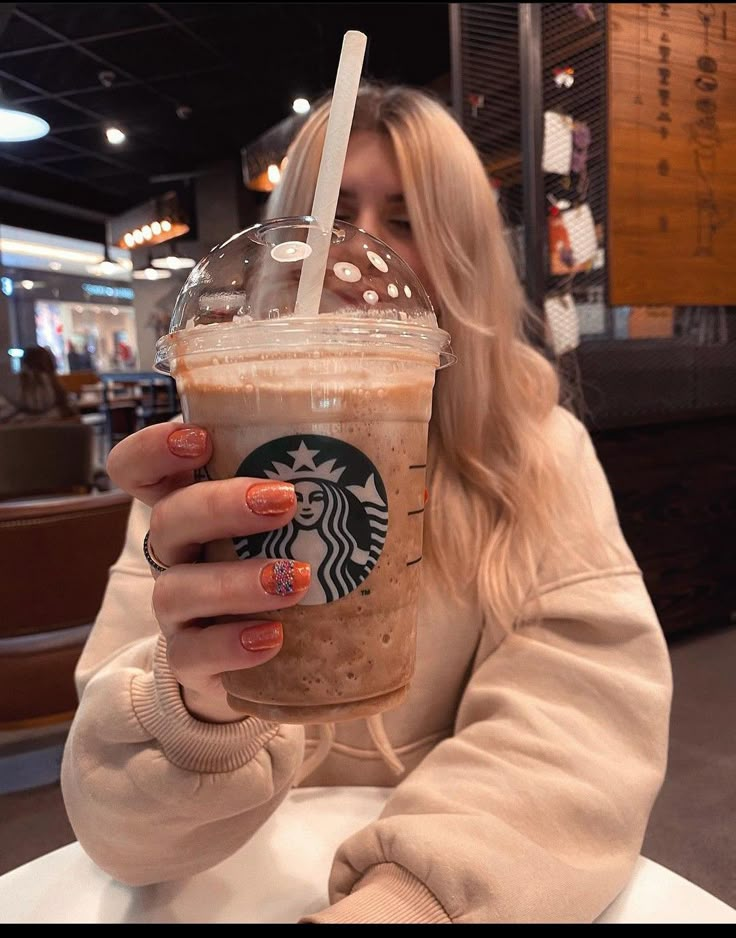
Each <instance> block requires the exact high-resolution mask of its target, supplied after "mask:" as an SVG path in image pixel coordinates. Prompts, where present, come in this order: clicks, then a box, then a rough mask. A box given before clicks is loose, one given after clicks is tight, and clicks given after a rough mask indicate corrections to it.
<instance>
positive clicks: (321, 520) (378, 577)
mask: <svg viewBox="0 0 736 938" xmlns="http://www.w3.org/2000/svg"><path fill="white" fill-rule="evenodd" d="M315 227H316V222H315V221H314V220H313V219H311V218H309V217H306V216H305V217H299V218H286V219H276V220H273V221H268V222H265V223H263V224H260V225H255V226H254V227H252V228H249V229H247V230H245V231H242V232H240V233H239V234H237V235H235V236H234V237H232V238H230V240H229V241H226V242H225V243H224V244H222V245H220V246H219V247H217V248H215V249H214V250H213V251H212V252H211V253H210V254H209V255H208V256H207V257H205V258H204V259H203V260H202V261H201V262H200V263H199V264H198V265H197V267H195V268H194V269H193V270H192V272H191V274H190V276H189V278H188V280H187V282H186V283H185V285H184V287H183V289H182V291H181V294H180V295H179V298H178V300H177V303H176V307H175V310H174V315H173V318H172V322H171V331H170V333H169V335H167V336H165V337H163V338H162V339H161V340H159V343H158V346H157V358H156V366H157V368H159V370H161V371H165V372H167V373H170V374H172V375H173V376H174V378H175V380H176V383H177V389H178V392H179V395H180V398H181V402H182V409H183V412H184V417H185V419H186V420H187V421H188V422H191V423H194V424H197V425H198V426H202V427H204V428H206V429H207V430H208V432H209V434H210V436H211V438H212V444H213V453H212V459H211V461H210V463H209V464H208V466H207V467H206V470H205V473H204V476H205V477H206V478H208V479H227V478H232V477H234V476H243V477H254V478H264V479H271V480H278V481H286V482H291V483H293V484H294V486H295V489H296V495H297V506H298V507H297V512H296V515H295V516H294V519H293V521H291V522H290V523H289V524H288V525H286V527H283V528H280V529H278V530H276V531H272V532H269V533H266V534H256V535H243V536H242V537H235V538H233V539H228V540H223V541H218V542H214V543H211V544H209V545H207V547H206V548H205V560H209V561H224V560H227V561H235V560H237V559H238V558H240V559H242V560H245V559H247V558H254V557H256V558H263V561H264V564H265V563H267V562H269V561H271V560H282V561H284V562H285V563H284V564H282V565H280V566H281V567H282V568H283V569H285V570H287V571H288V567H289V563H288V562H289V561H306V562H308V563H309V564H311V569H312V581H311V586H310V588H309V591H308V592H307V593H306V595H305V597H304V598H303V599H302V601H301V602H300V603H299V604H298V605H297V606H293V607H289V608H287V609H284V610H280V611H279V612H277V613H270V614H269V615H270V617H271V618H274V619H277V620H278V621H281V622H282V623H283V631H284V644H283V647H282V649H281V651H280V652H279V653H278V654H277V655H276V656H275V657H274V658H272V659H271V660H270V661H267V662H266V663H265V664H262V665H259V666H258V667H255V668H249V669H244V670H239V671H231V672H227V673H225V674H224V675H223V678H222V680H223V684H224V686H225V688H226V690H227V693H228V701H229V703H230V705H231V706H232V707H234V708H235V709H236V710H238V711H241V712H243V713H247V714H251V715H253V716H257V717H262V718H264V719H268V720H275V721H279V722H283V723H320V722H328V721H338V720H348V719H353V718H355V717H365V716H369V715H371V714H375V713H379V712H381V711H384V710H387V709H390V708H393V707H396V706H397V705H398V704H400V703H401V701H402V700H403V699H404V697H405V695H406V692H407V690H408V687H409V683H410V681H411V677H412V673H413V671H414V659H415V646H416V628H417V607H418V598H419V583H420V571H421V565H422V527H423V517H424V506H425V501H426V489H425V477H426V463H427V431H428V424H429V419H430V415H431V407H432V390H433V386H434V380H435V374H436V371H437V369H438V368H441V367H443V366H444V365H447V364H449V363H450V362H451V361H452V360H453V358H452V354H451V352H450V343H449V336H448V334H447V333H446V332H444V331H443V330H441V329H440V328H438V325H437V319H436V317H435V314H434V312H433V310H432V305H431V303H430V301H429V298H428V297H427V294H426V292H425V290H424V288H423V287H422V285H421V283H420V282H419V280H418V278H417V277H416V275H415V274H414V273H413V272H412V271H411V270H410V268H409V267H408V266H407V265H406V264H405V263H404V262H403V261H402V260H401V258H400V257H398V256H397V255H396V254H395V252H394V251H393V250H392V249H391V248H390V247H389V246H388V245H386V244H384V243H383V242H382V241H379V240H377V239H376V238H373V237H371V236H370V235H368V234H366V233H365V232H364V231H362V230H360V229H357V228H355V227H353V226H352V225H348V224H345V223H342V222H340V223H337V224H336V225H335V227H334V228H333V230H332V234H331V238H330V245H329V253H328V256H327V257H328V259H327V269H326V275H325V280H324V286H323V290H322V294H321V299H320V305H319V312H318V315H314V316H305V315H299V314H298V313H297V312H296V310H297V308H298V306H297V302H296V298H297V289H298V284H299V279H300V275H301V267H302V264H303V263H304V261H305V259H306V258H307V257H308V256H309V253H310V246H309V245H308V244H307V237H308V235H309V232H310V229H314V228H315ZM260 618H261V619H262V618H263V616H261V617H260Z"/></svg>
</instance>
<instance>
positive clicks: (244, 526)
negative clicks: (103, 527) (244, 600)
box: [150, 479, 296, 611]
mask: <svg viewBox="0 0 736 938" xmlns="http://www.w3.org/2000/svg"><path fill="white" fill-rule="evenodd" d="M295 511H296V494H295V491H294V486H293V485H292V484H291V483H290V482H273V481H271V480H266V479H226V480H224V481H222V482H203V483H201V484H197V485H193V486H189V487H187V488H186V489H179V490H177V491H174V492H172V493H171V494H169V495H167V496H165V497H164V498H162V499H161V500H160V501H159V502H158V503H157V504H156V505H155V506H154V508H153V511H152V512H151V520H150V532H151V533H150V544H151V545H152V546H153V549H154V551H155V554H156V557H157V558H158V560H159V561H160V562H161V563H162V564H164V565H165V566H170V567H171V566H174V564H182V563H191V562H192V561H194V560H196V559H197V557H198V556H199V553H200V549H201V545H202V544H206V543H208V542H209V541H215V540H218V539H220V538H227V537H239V536H246V535H249V534H260V533H262V532H263V531H272V530H273V529H274V528H280V527H283V526H284V525H285V524H288V523H289V521H291V519H292V518H293V517H294V513H295ZM240 611H242V610H240Z"/></svg>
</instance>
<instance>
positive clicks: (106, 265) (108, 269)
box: [90, 244, 123, 277]
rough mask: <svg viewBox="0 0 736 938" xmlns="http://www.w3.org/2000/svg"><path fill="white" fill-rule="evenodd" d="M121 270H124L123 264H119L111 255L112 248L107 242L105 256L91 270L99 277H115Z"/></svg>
mask: <svg viewBox="0 0 736 938" xmlns="http://www.w3.org/2000/svg"><path fill="white" fill-rule="evenodd" d="M121 270H123V267H122V265H121V264H118V263H117V261H114V260H113V259H112V258H111V257H110V249H109V248H108V246H107V244H105V256H104V257H103V259H102V261H100V263H99V264H98V265H97V266H96V267H93V268H92V269H91V271H90V272H91V273H93V274H96V275H97V276H98V277H113V276H114V275H115V274H119V273H120V271H121Z"/></svg>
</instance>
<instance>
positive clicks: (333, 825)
mask: <svg viewBox="0 0 736 938" xmlns="http://www.w3.org/2000/svg"><path fill="white" fill-rule="evenodd" d="M388 793H389V789H381V788H301V789H296V790H294V791H292V792H291V793H290V794H289V796H288V797H287V799H286V800H285V801H284V803H283V804H282V805H281V806H280V807H279V809H278V810H277V811H276V813H275V814H274V815H273V816H272V817H271V818H270V819H269V821H268V822H267V823H266V824H264V826H263V827H262V828H261V830H260V831H258V833H257V834H256V835H255V837H253V838H252V840H251V841H250V842H249V843H248V844H246V845H245V846H244V847H243V848H241V849H240V850H239V851H238V852H237V853H236V854H234V855H233V856H232V857H230V858H229V859H227V860H225V861H223V862H222V863H220V864H219V865H218V866H216V867H213V869H211V870H208V871H207V872H205V873H200V874H199V875H197V876H193V877H191V878H190V879H188V880H183V881H181V882H177V883H165V884H162V885H157V886H145V887H139V888H131V887H128V886H123V885H121V884H120V883H117V882H115V881H114V880H112V879H111V878H110V877H109V876H107V875H106V874H105V873H103V872H102V871H101V870H100V869H99V868H98V867H97V866H95V864H94V863H93V862H92V861H91V860H90V859H89V858H88V857H87V856H86V854H85V853H84V852H83V851H82V848H81V847H80V846H79V844H78V843H73V844H69V846H67V847H62V848H61V849H60V850H55V851H54V852H53V853H49V854H47V855H46V856H43V857H40V858H39V859H37V860H34V861H32V862H31V863H27V864H25V866H21V867H19V868H18V869H17V870H12V871H11V872H10V873H6V874H5V875H4V876H2V877H0V923H3V924H16V923H24V924H30V923H42V924H50V923H79V924H91V923H133V922H145V923H159V922H161V923H169V924H171V923H179V922H180V923H203V922H207V923H253V924H266V923H294V922H296V921H298V919H299V918H300V917H301V916H302V915H304V914H305V913H306V912H313V911H318V910H319V909H322V908H324V907H325V906H326V904H327V878H328V875H329V871H330V867H331V864H332V858H333V856H334V853H335V850H336V849H337V847H338V846H339V844H340V843H341V842H342V841H343V840H344V839H345V838H346V837H348V836H349V835H350V834H352V833H353V832H354V831H356V830H359V829H360V828H361V827H363V826H364V825H365V824H367V823H369V822H370V821H372V820H373V819H374V818H375V817H376V816H377V815H378V814H379V812H380V810H381V807H382V805H383V803H384V801H385V800H386V798H387V796H388ZM598 921H599V922H603V923H619V924H620V923H634V922H644V923H664V924H669V923H736V911H735V910H733V909H731V908H730V907H729V906H727V905H725V904H724V903H723V902H721V901H720V900H718V899H716V898H715V897H713V896H711V895H710V894H709V893H707V892H705V891H704V890H702V889H700V888H699V887H698V886H695V885H693V884H692V883H690V882H688V880H686V879H683V878H682V877H680V876H678V875H676V874H675V873H672V872H670V871H669V870H667V869H665V868H664V867H662V866H659V865H658V864H657V863H653V862H652V861H651V860H646V859H644V858H640V859H639V862H638V864H637V867H636V870H635V873H634V876H633V878H632V880H631V882H630V883H629V885H628V886H627V887H626V889H625V890H624V891H623V893H622V894H621V895H620V896H619V897H618V898H617V899H616V901H615V902H614V903H613V904H612V905H611V906H610V907H609V908H608V909H607V910H606V912H605V913H604V914H603V915H602V916H601V917H600V918H599V919H598Z"/></svg>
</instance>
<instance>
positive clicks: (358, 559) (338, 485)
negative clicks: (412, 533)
mask: <svg viewBox="0 0 736 938" xmlns="http://www.w3.org/2000/svg"><path fill="white" fill-rule="evenodd" d="M236 475H238V476H252V477H255V478H263V477H264V476H265V477H266V478H268V479H279V480H283V481H285V482H293V483H294V487H295V489H296V498H297V512H296V515H295V516H294V520H293V521H291V522H290V523H289V524H288V525H287V526H286V527H284V528H279V529H278V530H276V531H269V532H267V533H266V534H255V535H248V537H240V538H234V543H235V550H236V551H237V554H238V556H239V557H240V558H241V559H243V560H244V559H246V558H248V557H271V558H279V557H284V558H288V559H291V560H303V561H307V562H309V563H310V564H311V565H312V585H311V587H310V588H309V592H308V593H307V595H306V597H305V598H304V599H303V600H302V603H303V604H305V605H308V606H315V605H319V604H322V603H331V602H334V601H335V600H336V599H341V598H342V597H343V596H347V595H348V593H351V592H352V591H353V590H354V589H357V588H358V587H359V586H360V584H361V583H362V582H363V581H364V580H365V579H366V577H367V576H368V574H369V573H370V572H371V570H372V569H373V568H374V567H375V565H376V563H377V562H378V558H379V557H380V556H381V551H382V550H383V545H384V543H385V541H386V532H387V530H388V502H387V498H386V489H385V486H384V484H383V481H382V479H381V476H380V475H379V473H378V470H377V469H376V467H375V466H374V465H373V463H372V462H371V461H370V459H368V458H367V456H366V455H365V454H364V453H362V452H361V451H360V450H359V449H356V448H355V447H354V446H351V445H350V444H349V443H344V442H343V441H342V440H336V439H334V438H332V437H329V436H317V435H314V434H304V435H299V436H287V437H281V439H278V440H272V441H271V442H270V443H265V444H264V445H263V446H260V447H259V448H258V449H256V450H254V451H253V452H252V453H251V454H250V455H249V456H248V457H246V458H245V459H244V460H243V462H242V463H241V464H240V466H239V468H238V471H237V473H236Z"/></svg>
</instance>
